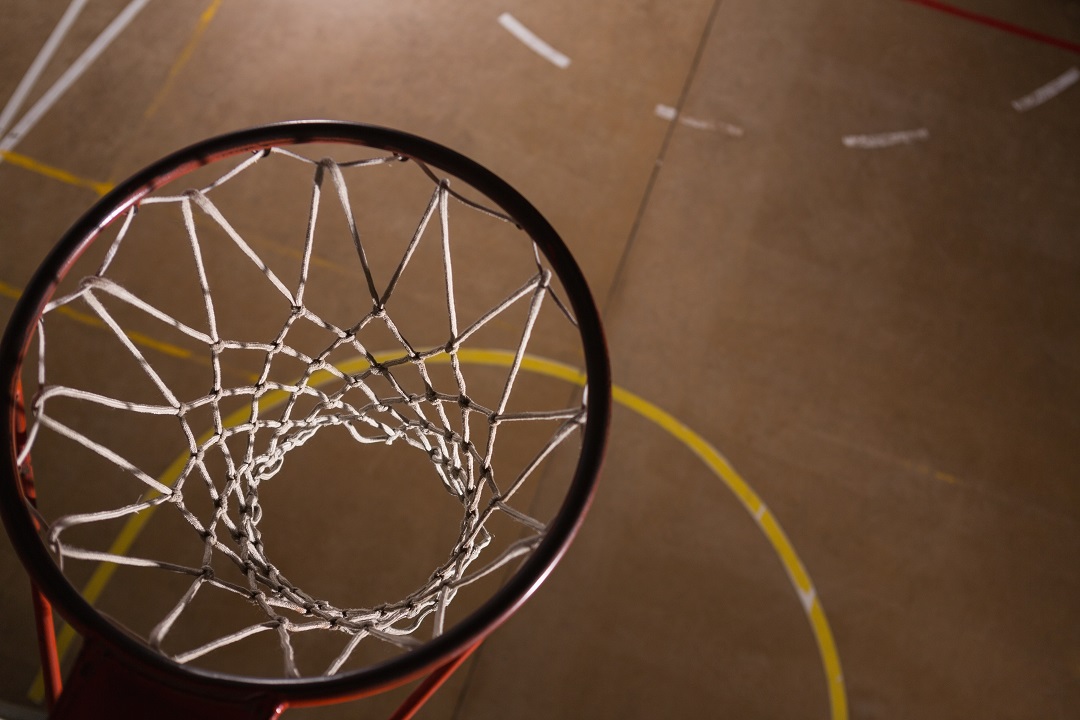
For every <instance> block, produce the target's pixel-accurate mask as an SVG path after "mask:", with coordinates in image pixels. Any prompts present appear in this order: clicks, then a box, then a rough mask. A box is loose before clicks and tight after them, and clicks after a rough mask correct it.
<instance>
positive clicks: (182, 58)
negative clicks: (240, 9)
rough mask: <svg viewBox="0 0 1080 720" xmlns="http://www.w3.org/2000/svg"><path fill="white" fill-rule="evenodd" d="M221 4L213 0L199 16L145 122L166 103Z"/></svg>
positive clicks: (151, 105) (147, 109) (144, 117)
mask: <svg viewBox="0 0 1080 720" xmlns="http://www.w3.org/2000/svg"><path fill="white" fill-rule="evenodd" d="M221 3H222V0H212V2H211V3H210V4H209V5H208V6H207V7H206V9H205V10H203V12H202V15H200V16H199V22H198V24H197V25H196V26H195V30H194V32H192V33H191V37H190V38H188V41H187V44H186V45H184V49H183V50H181V51H180V54H179V55H178V56H177V58H176V60H175V61H174V62H173V64H172V67H170V68H169V74H168V75H167V76H166V77H165V84H164V85H162V86H161V89H160V90H158V92H157V95H155V96H154V99H153V101H152V102H151V103H150V105H149V107H147V108H146V111H145V112H144V113H143V119H144V120H149V119H150V118H151V117H153V116H154V115H155V114H156V113H157V111H158V110H159V109H160V108H161V104H162V103H163V102H164V101H165V98H166V96H168V94H169V91H170V90H172V87H173V84H174V83H175V82H176V78H177V77H178V76H179V75H180V71H181V70H183V69H184V66H185V65H187V64H188V61H189V60H191V56H192V55H193V54H194V53H195V46H196V45H198V44H199V40H200V39H201V38H202V36H203V33H205V32H206V28H207V27H209V26H210V21H211V20H213V19H214V15H216V14H217V11H218V8H220V7H221Z"/></svg>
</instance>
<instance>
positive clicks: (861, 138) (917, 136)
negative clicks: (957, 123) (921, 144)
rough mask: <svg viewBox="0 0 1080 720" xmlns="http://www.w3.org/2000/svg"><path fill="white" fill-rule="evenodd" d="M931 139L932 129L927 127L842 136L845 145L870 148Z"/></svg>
mask: <svg viewBox="0 0 1080 720" xmlns="http://www.w3.org/2000/svg"><path fill="white" fill-rule="evenodd" d="M929 139H930V131H929V130H927V129H926V128H919V129H918V130H900V131H898V132H887V133H878V134H877V135H845V136H844V137H843V138H842V140H843V143H844V147H849V148H863V149H869V150H875V149H877V148H885V147H891V146H893V145H909V144H911V143H913V142H915V141H917V140H929Z"/></svg>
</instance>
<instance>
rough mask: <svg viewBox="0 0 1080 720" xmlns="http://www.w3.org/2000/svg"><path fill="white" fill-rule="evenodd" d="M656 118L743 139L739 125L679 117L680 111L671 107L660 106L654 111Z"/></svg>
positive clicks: (684, 116)
mask: <svg viewBox="0 0 1080 720" xmlns="http://www.w3.org/2000/svg"><path fill="white" fill-rule="evenodd" d="M653 113H655V115H656V117H658V118H660V119H662V120H668V121H671V120H678V122H679V124H680V125H685V126H686V127H688V128H693V129H694V130H711V131H717V130H719V131H721V132H724V133H727V134H728V135H731V136H732V137H742V136H743V129H742V128H741V127H739V126H738V125H732V124H731V123H728V122H722V121H718V120H702V119H700V118H695V117H688V116H686V115H681V116H680V115H679V111H678V110H677V109H675V108H673V107H671V106H670V105H662V104H659V105H657V106H656V108H655V109H654V110H653Z"/></svg>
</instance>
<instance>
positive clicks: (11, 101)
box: [0, 0, 87, 137]
mask: <svg viewBox="0 0 1080 720" xmlns="http://www.w3.org/2000/svg"><path fill="white" fill-rule="evenodd" d="M86 1H87V0H71V4H70V5H68V8H67V10H65V11H64V14H63V16H61V18H60V21H59V22H58V23H56V27H54V28H53V30H52V32H51V33H49V37H48V39H47V40H45V44H44V45H42V46H41V50H39V51H38V54H37V57H35V58H34V61H33V62H32V63H30V67H29V68H28V69H27V71H26V74H25V75H23V76H22V80H20V81H19V84H18V86H17V87H16V88H15V92H13V93H12V94H11V97H10V98H8V101H7V104H6V105H4V110H3V112H0V137H3V135H4V132H5V131H6V130H7V129H8V126H9V125H11V121H12V120H13V119H14V118H15V113H17V112H19V108H21V107H22V104H23V101H24V100H26V96H27V95H29V94H30V91H31V90H32V89H33V87H34V85H35V84H36V83H37V81H38V78H39V77H41V73H42V72H44V70H45V66H46V65H48V64H49V61H50V60H52V56H53V55H54V54H55V53H56V48H58V47H60V43H61V41H62V40H63V39H64V36H65V35H67V32H68V30H70V29H71V26H72V25H73V24H74V23H75V19H76V18H77V17H79V13H80V12H82V9H83V7H84V6H85V5H86Z"/></svg>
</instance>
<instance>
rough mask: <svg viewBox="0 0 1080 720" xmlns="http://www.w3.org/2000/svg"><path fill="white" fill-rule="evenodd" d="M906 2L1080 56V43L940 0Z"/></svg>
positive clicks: (910, 0)
mask: <svg viewBox="0 0 1080 720" xmlns="http://www.w3.org/2000/svg"><path fill="white" fill-rule="evenodd" d="M905 2H910V3H914V4H916V5H922V6H924V7H928V8H930V9H932V10H939V11H941V12H943V13H947V14H949V15H953V16H955V17H958V18H963V19H964V20H970V21H971V22H974V23H978V24H980V25H986V26H987V27H992V28H994V29H995V30H1001V31H1002V32H1007V33H1009V34H1011V35H1016V36H1017V37H1022V38H1025V39H1027V40H1034V41H1035V42H1040V43H1043V44H1044V45H1052V46H1054V47H1058V48H1061V49H1062V50H1069V51H1070V52H1074V53H1078V54H1080V43H1074V42H1071V41H1069V40H1064V39H1062V38H1059V37H1054V36H1053V35H1047V34H1045V33H1041V32H1037V31H1035V30H1030V29H1028V28H1025V27H1021V26H1020V25H1014V24H1013V23H1009V22H1005V21H1004V20H998V19H997V18H995V17H990V16H989V15H981V14H979V13H976V12H971V11H970V10H964V9H963V8H958V7H956V6H955V5H950V4H948V3H944V2H940V1H939V0H905Z"/></svg>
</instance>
